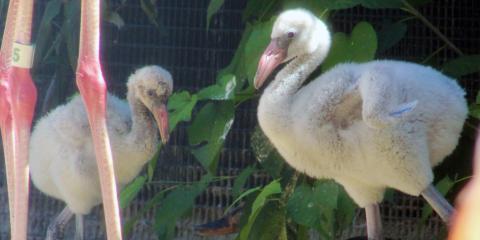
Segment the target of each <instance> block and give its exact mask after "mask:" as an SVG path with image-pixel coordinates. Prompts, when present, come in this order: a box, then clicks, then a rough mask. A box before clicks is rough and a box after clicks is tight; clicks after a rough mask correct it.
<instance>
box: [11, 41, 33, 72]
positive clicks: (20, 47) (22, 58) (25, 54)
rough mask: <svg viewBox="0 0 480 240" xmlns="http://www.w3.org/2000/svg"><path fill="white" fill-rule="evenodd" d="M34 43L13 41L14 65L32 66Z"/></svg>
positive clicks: (21, 66)
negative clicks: (26, 43)
mask: <svg viewBox="0 0 480 240" xmlns="http://www.w3.org/2000/svg"><path fill="white" fill-rule="evenodd" d="M34 51H35V46H34V45H25V44H21V43H13V57H12V60H13V61H12V65H13V66H15V67H20V68H32V65H33V53H34Z"/></svg>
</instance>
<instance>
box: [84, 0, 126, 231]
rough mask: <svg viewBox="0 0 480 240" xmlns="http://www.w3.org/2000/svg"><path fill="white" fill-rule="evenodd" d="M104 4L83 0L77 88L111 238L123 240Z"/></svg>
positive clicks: (93, 0) (94, 0) (95, 0)
mask: <svg viewBox="0 0 480 240" xmlns="http://www.w3.org/2000/svg"><path fill="white" fill-rule="evenodd" d="M99 48H100V1H99V0H82V6H81V23H80V49H79V57H78V63H77V80H76V81H77V86H78V88H79V90H80V94H81V95H82V99H83V102H84V104H85V107H86V110H87V115H88V120H89V123H90V129H91V132H92V138H93V143H94V148H95V155H96V158H97V166H98V172H99V177H100V186H101V190H102V199H103V207H104V212H105V222H106V227H107V237H108V239H110V240H121V239H122V235H121V225H120V212H119V207H118V199H117V188H116V184H115V175H114V171H113V161H112V153H111V148H110V140H109V137H108V133H107V126H106V109H105V108H106V86H105V81H104V79H103V75H102V71H101V66H100V58H99Z"/></svg>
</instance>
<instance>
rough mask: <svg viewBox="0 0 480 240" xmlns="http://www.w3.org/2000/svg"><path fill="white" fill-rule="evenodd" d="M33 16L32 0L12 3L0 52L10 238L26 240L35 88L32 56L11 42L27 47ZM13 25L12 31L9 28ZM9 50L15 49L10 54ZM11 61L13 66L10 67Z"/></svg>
mask: <svg viewBox="0 0 480 240" xmlns="http://www.w3.org/2000/svg"><path fill="white" fill-rule="evenodd" d="M32 13H33V1H28V0H20V1H11V3H10V5H9V16H8V17H7V24H6V29H5V32H4V39H3V40H4V41H3V44H4V45H2V52H1V54H2V61H1V63H2V66H1V67H2V69H1V72H2V76H1V79H0V81H2V82H1V85H2V89H1V93H2V96H1V98H2V99H1V103H0V104H1V105H2V113H1V114H0V115H1V125H2V126H1V128H2V139H3V140H4V144H5V145H4V146H5V159H6V166H7V181H9V182H10V183H7V184H8V187H9V195H10V196H9V204H10V210H11V213H10V221H11V226H12V233H11V237H12V239H26V238H27V226H28V225H27V223H28V193H29V185H28V184H29V169H28V150H29V148H28V144H29V139H30V129H31V124H32V119H33V113H34V109H35V103H36V99H37V92H36V88H35V86H34V84H33V81H32V78H31V76H30V67H31V65H30V64H28V63H29V62H31V61H30V60H31V57H32V56H31V55H29V54H28V53H27V54H24V53H25V51H23V50H22V49H24V48H23V47H20V48H18V47H17V46H15V48H13V40H14V39H15V41H16V42H17V43H19V44H23V45H27V46H28V45H29V44H30V37H31V25H32ZM12 26H14V27H15V28H14V29H12V28H11V27H12ZM12 37H13V38H12ZM12 49H15V50H13V53H12ZM27 49H28V47H27ZM12 55H13V58H12ZM12 59H13V67H11V68H10V64H11V60H12ZM25 63H27V64H25ZM4 107H5V108H4ZM12 205H13V206H12Z"/></svg>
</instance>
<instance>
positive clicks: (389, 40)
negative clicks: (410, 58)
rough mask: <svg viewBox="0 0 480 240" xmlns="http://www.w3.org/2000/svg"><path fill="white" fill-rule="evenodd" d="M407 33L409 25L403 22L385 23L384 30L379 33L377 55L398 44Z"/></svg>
mask: <svg viewBox="0 0 480 240" xmlns="http://www.w3.org/2000/svg"><path fill="white" fill-rule="evenodd" d="M406 33H407V25H405V24H404V23H402V22H396V23H392V22H390V21H388V20H387V21H384V22H383V24H382V29H381V30H380V31H379V32H378V51H377V54H380V53H383V52H384V51H385V50H388V49H389V48H391V47H393V46H394V45H395V44H397V43H398V42H399V41H400V40H402V38H403V37H404V36H405V34H406Z"/></svg>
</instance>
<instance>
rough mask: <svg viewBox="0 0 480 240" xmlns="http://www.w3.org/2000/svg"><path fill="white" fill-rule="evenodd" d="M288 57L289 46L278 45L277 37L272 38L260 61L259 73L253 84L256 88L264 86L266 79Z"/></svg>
mask: <svg viewBox="0 0 480 240" xmlns="http://www.w3.org/2000/svg"><path fill="white" fill-rule="evenodd" d="M286 57H287V48H282V47H280V46H278V42H277V39H275V38H274V39H272V41H271V42H270V44H269V45H268V47H267V49H265V51H264V52H263V54H262V56H261V57H260V61H259V63H258V68H257V73H256V74H255V79H254V80H253V84H254V86H255V88H256V89H259V88H260V87H262V85H263V84H264V83H265V80H266V79H267V78H268V76H269V75H270V74H271V73H272V71H273V70H274V69H275V68H276V67H277V66H278V65H280V63H282V62H283V61H284V60H285V58H286Z"/></svg>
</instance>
